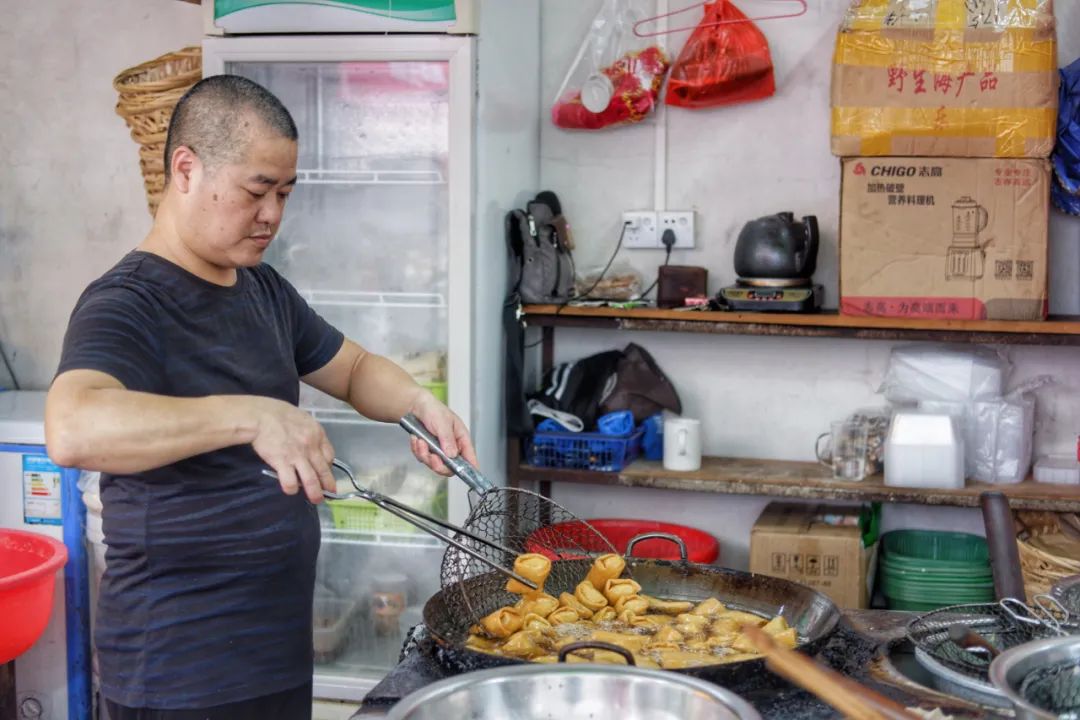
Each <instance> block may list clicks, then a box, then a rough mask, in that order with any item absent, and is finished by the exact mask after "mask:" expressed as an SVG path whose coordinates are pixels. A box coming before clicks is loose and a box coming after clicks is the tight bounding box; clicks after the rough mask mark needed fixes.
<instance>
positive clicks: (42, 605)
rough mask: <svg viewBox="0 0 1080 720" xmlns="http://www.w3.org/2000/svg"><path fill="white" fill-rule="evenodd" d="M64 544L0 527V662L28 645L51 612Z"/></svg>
mask: <svg viewBox="0 0 1080 720" xmlns="http://www.w3.org/2000/svg"><path fill="white" fill-rule="evenodd" d="M67 556H68V553H67V548H66V547H64V544H63V543H62V542H59V541H58V540H53V539H52V538H51V537H47V536H45V535H38V534H37V533H30V532H23V531H22V530H7V529H0V664H3V663H6V662H8V661H9V660H14V659H15V658H17V657H18V656H20V655H22V654H23V653H24V652H26V651H27V650H29V649H30V646H31V645H33V644H34V643H35V642H36V641H37V639H38V638H39V637H40V636H41V633H43V632H44V631H45V626H46V625H48V624H49V615H51V614H52V606H53V590H54V588H55V585H56V571H57V570H59V569H60V568H62V567H63V566H64V563H66V562H67Z"/></svg>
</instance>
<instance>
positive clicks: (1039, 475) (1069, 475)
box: [1035, 455, 1080, 485]
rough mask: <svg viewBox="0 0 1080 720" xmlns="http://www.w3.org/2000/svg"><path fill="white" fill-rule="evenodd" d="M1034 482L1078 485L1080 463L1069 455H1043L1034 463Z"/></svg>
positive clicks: (1079, 482)
mask: <svg viewBox="0 0 1080 720" xmlns="http://www.w3.org/2000/svg"><path fill="white" fill-rule="evenodd" d="M1035 481H1036V482H1041V483H1051V484H1054V485H1080V462H1077V461H1076V458H1074V457H1072V456H1070V455H1043V456H1042V457H1040V458H1039V459H1038V461H1036V463H1035Z"/></svg>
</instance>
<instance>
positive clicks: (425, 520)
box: [262, 415, 538, 590]
mask: <svg viewBox="0 0 1080 720" xmlns="http://www.w3.org/2000/svg"><path fill="white" fill-rule="evenodd" d="M407 421H408V422H409V425H406V422H407ZM410 425H411V426H412V427H410ZM401 426H402V427H404V428H405V429H406V430H408V431H409V432H410V433H412V434H413V435H416V436H417V437H419V438H421V439H422V440H424V441H425V442H427V443H428V445H429V446H430V447H431V448H432V450H433V451H434V452H435V454H436V455H438V456H439V457H440V458H441V459H442V461H443V462H444V463H446V466H447V467H448V468H450V470H452V471H453V472H454V473H455V474H456V475H457V476H458V477H459V478H461V479H462V480H463V481H465V483H466V484H467V485H468V486H469V487H470V488H472V489H473V490H476V491H477V492H480V493H483V492H486V491H487V490H489V489H492V488H493V487H494V485H492V484H491V481H489V480H488V479H487V478H485V477H484V476H483V475H482V474H481V473H480V471H479V470H477V469H476V468H475V467H474V466H473V465H472V464H471V463H470V462H469V461H467V460H465V459H464V458H450V457H448V456H447V455H446V453H444V452H443V450H442V448H440V447H439V443H438V441H437V440H435V438H434V437H433V436H432V435H431V433H429V432H428V431H427V430H426V429H425V428H424V426H423V425H421V424H420V421H419V420H418V419H417V418H416V417H415V416H413V415H406V416H405V417H404V418H402V419H401ZM331 465H332V466H333V467H334V468H336V469H338V470H340V471H341V472H343V473H344V474H345V475H346V477H348V478H349V482H351V483H352V486H353V487H354V488H355V490H354V491H353V492H347V493H338V492H330V491H329V490H324V491H323V497H325V498H327V499H329V500H349V499H351V498H360V499H362V500H367V501H368V502H370V503H372V504H374V505H375V506H376V507H378V508H379V509H380V510H385V511H386V512H388V513H390V514H391V515H395V516H397V517H399V518H401V519H402V520H404V521H405V522H407V523H409V524H410V525H412V526H413V527H415V528H417V529H419V530H422V531H424V532H426V533H427V534H428V535H431V536H432V537H435V538H438V539H439V540H442V541H443V542H445V543H448V544H450V545H453V546H454V547H456V548H457V549H458V550H461V551H462V552H465V553H468V554H469V555H471V556H472V557H474V558H476V559H477V560H479V561H480V562H482V563H484V564H485V565H487V566H489V567H490V568H491V569H493V570H496V571H498V572H500V573H502V574H503V575H505V576H506V577H508V578H512V579H514V580H517V581H518V582H519V583H521V584H522V585H524V586H525V587H528V588H530V589H532V590H537V589H538V588H537V585H536V583H534V582H533V581H531V580H528V579H526V578H524V577H522V576H521V575H519V574H517V573H516V572H514V571H513V570H511V569H510V568H507V567H503V566H502V565H500V564H498V563H497V562H494V561H493V560H490V559H488V558H486V557H484V555H483V553H480V552H478V551H476V550H474V549H473V548H471V547H469V546H468V545H466V544H465V543H462V542H460V541H458V540H457V539H455V538H453V537H451V536H450V535H449V534H447V533H445V532H443V531H442V530H440V528H445V529H447V530H451V531H453V532H454V533H457V534H459V535H463V536H464V537H467V538H469V539H470V540H474V541H475V542H478V543H482V544H484V545H487V546H489V547H492V548H495V549H496V550H498V551H499V552H501V553H503V554H504V555H506V556H508V557H513V556H515V555H517V553H516V552H515V551H513V550H511V549H509V548H507V547H504V546H502V545H500V544H498V543H496V542H493V541H492V540H489V539H487V538H484V537H481V536H479V535H477V534H475V533H472V532H469V531H468V530H466V529H464V528H462V527H459V526H457V525H454V524H453V523H449V522H447V521H445V520H440V519H439V518H437V517H434V516H432V515H428V514H427V513H425V512H421V511H420V510H417V509H416V508H414V507H411V506H409V505H406V504H404V503H400V502H398V501H397V500H394V499H393V498H391V497H387V496H386V495H383V494H381V493H377V492H375V491H374V490H368V489H366V488H362V487H360V484H359V483H358V482H356V473H354V472H353V469H352V468H351V467H349V465H348V464H347V463H345V462H344V461H342V460H338V459H337V458H334V460H333V462H332V463H331ZM262 473H263V475H266V476H267V477H272V478H274V479H275V480H278V479H279V478H278V474H277V473H276V472H274V471H273V470H263V471H262Z"/></svg>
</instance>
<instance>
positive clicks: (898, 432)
mask: <svg viewBox="0 0 1080 720" xmlns="http://www.w3.org/2000/svg"><path fill="white" fill-rule="evenodd" d="M964 477H965V474H964V439H963V436H962V434H961V433H960V430H959V428H958V427H957V423H956V419H955V418H953V417H952V416H950V415H948V414H940V413H919V412H899V413H897V414H896V415H894V416H893V421H892V426H891V427H890V428H889V437H888V439H887V440H886V442H885V484H886V485H891V486H895V487H924V488H941V489H957V488H962V487H964Z"/></svg>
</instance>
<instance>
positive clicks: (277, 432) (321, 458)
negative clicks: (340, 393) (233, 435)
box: [244, 397, 337, 503]
mask: <svg viewBox="0 0 1080 720" xmlns="http://www.w3.org/2000/svg"><path fill="white" fill-rule="evenodd" d="M244 400H245V401H247V402H248V403H249V404H250V406H251V408H250V409H251V411H252V412H253V413H254V419H255V439H254V440H253V441H252V443H251V445H252V447H253V448H255V452H256V453H258V455H259V457H260V458H262V459H263V460H264V461H265V462H266V464H267V465H269V466H270V467H272V468H273V469H274V471H275V472H276V473H277V475H278V479H279V480H280V482H281V489H282V490H284V491H285V492H286V494H288V495H295V494H296V493H297V492H298V491H299V490H300V486H301V485H302V486H303V488H304V492H305V493H306V494H307V497H308V499H309V500H311V502H313V503H317V502H321V501H322V499H323V491H324V490H329V491H334V490H337V482H336V481H335V479H334V474H333V472H332V471H331V469H330V468H331V465H330V464H331V463H332V462H333V460H334V446H333V445H331V444H330V440H329V439H328V438H327V437H326V431H325V430H323V427H322V425H320V424H319V423H318V422H317V421H316V420H315V418H313V417H311V415H309V414H308V413H306V412H304V411H303V410H301V409H299V408H297V407H294V406H292V405H290V404H289V403H287V402H283V401H281V400H275V399H273V398H266V397H247V398H244Z"/></svg>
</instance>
